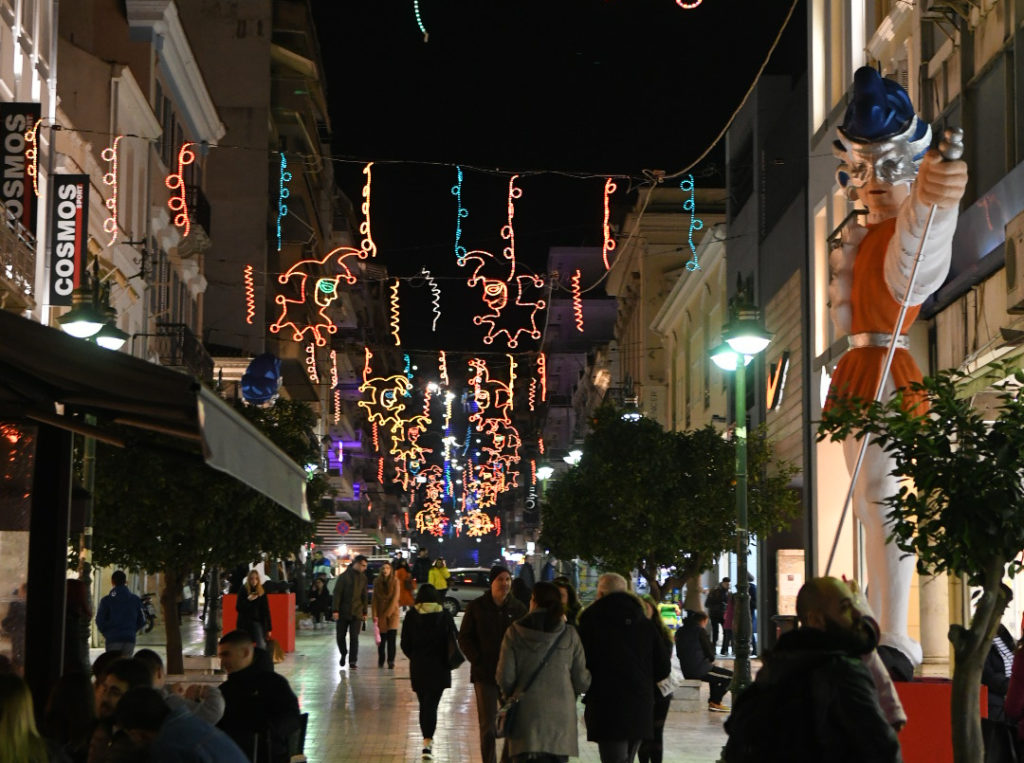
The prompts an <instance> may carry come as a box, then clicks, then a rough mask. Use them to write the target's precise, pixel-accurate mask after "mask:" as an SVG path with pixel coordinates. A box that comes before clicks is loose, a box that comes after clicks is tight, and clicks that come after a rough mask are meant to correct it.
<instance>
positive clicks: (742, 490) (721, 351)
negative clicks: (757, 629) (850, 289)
mask: <svg viewBox="0 0 1024 763" xmlns="http://www.w3.org/2000/svg"><path fill="white" fill-rule="evenodd" d="M771 337H772V335H771V334H769V333H768V332H766V331H765V330H764V328H762V326H761V324H760V320H759V316H758V311H757V308H756V307H755V306H754V305H752V304H749V303H747V301H746V295H745V292H744V290H743V289H742V288H741V289H740V290H739V291H738V292H737V294H736V298H735V308H734V311H733V316H732V319H731V320H730V322H729V324H728V325H727V326H726V327H725V330H723V331H722V339H723V340H724V341H723V342H722V344H720V345H719V346H718V347H716V348H715V349H713V350H712V351H711V353H710V355H711V360H712V361H714V363H715V365H716V366H718V367H719V368H721V369H722V370H723V371H732V372H734V373H735V379H736V434H735V443H736V577H737V578H738V580H737V581H736V607H735V615H734V618H733V639H734V640H735V643H736V647H735V649H736V659H735V661H734V663H733V676H732V686H731V687H730V690H731V691H732V698H733V702H735V701H736V698H737V697H738V696H739V695H740V694H741V693H742V692H743V690H744V689H746V688H747V687H748V686H749V685H750V638H751V633H752V630H753V629H752V624H751V614H750V580H749V578H748V576H747V551H748V549H749V546H750V531H749V529H748V526H747V525H748V523H747V390H746V386H747V384H746V382H747V372H746V367H747V364H749V363H750V361H751V360H753V359H754V356H755V355H757V354H758V353H760V352H762V351H763V350H764V349H765V348H766V347H767V346H768V343H769V342H771Z"/></svg>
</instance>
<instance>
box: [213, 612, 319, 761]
mask: <svg viewBox="0 0 1024 763" xmlns="http://www.w3.org/2000/svg"><path fill="white" fill-rule="evenodd" d="M217 654H218V656H219V657H220V664H221V668H223V670H224V672H225V673H227V674H228V679H227V681H225V682H224V683H223V684H222V685H221V694H223V695H224V716H223V717H222V718H221V719H220V722H219V723H218V724H217V726H218V727H219V728H220V729H221V730H222V731H224V733H226V734H227V735H228V736H229V737H231V738H232V739H233V740H234V741H235V743H236V744H237V745H238V746H239V747H241V748H242V751H243V752H244V753H245V754H246V755H247V756H249V759H250V760H251V759H253V757H254V754H255V752H256V751H255V750H254V749H253V748H254V739H256V738H257V737H258V739H259V745H260V750H259V759H260V760H265V761H270V762H271V763H276V762H277V761H287V760H288V757H289V756H288V746H287V738H288V734H289V733H291V731H293V730H294V729H295V728H296V727H297V725H298V724H299V722H300V716H299V700H298V698H297V697H296V696H295V693H294V692H293V691H292V689H291V686H289V684H288V680H287V679H286V678H284V676H280V675H278V674H277V673H274V672H273V670H272V669H271V670H268V669H267V668H266V667H265V665H261V664H260V663H259V662H256V661H254V657H255V648H254V646H253V642H252V637H251V636H250V635H249V634H248V633H246V632H244V631H237V630H236V631H231V633H228V634H226V635H225V636H223V637H222V638H221V640H220V646H219V648H218V650H217Z"/></svg>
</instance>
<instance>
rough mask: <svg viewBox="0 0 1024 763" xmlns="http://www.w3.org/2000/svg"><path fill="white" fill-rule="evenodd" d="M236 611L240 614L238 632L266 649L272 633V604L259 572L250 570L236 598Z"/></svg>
mask: <svg viewBox="0 0 1024 763" xmlns="http://www.w3.org/2000/svg"><path fill="white" fill-rule="evenodd" d="M235 610H236V611H237V612H238V623H237V626H236V627H237V628H238V630H240V631H245V632H246V633H248V634H249V635H250V636H252V643H254V644H255V645H256V646H258V647H259V648H260V649H266V648H267V638H268V637H269V636H270V631H271V623H270V604H269V603H268V601H267V593H266V591H264V590H263V584H262V583H261V582H260V573H259V571H257V570H249V574H248V575H247V576H246V578H245V583H244V584H243V585H242V587H241V588H240V589H239V590H238V596H237V597H236V598H235Z"/></svg>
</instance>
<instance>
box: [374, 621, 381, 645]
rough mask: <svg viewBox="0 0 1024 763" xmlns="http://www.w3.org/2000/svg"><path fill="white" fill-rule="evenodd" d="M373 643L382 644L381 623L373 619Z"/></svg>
mask: <svg viewBox="0 0 1024 763" xmlns="http://www.w3.org/2000/svg"><path fill="white" fill-rule="evenodd" d="M373 643H375V644H380V625H378V624H377V621H376V620H374V621H373Z"/></svg>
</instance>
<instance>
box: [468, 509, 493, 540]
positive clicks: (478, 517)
mask: <svg viewBox="0 0 1024 763" xmlns="http://www.w3.org/2000/svg"><path fill="white" fill-rule="evenodd" d="M462 524H463V525H465V527H466V535H468V536H469V537H471V538H479V537H481V536H483V535H487V533H489V532H491V531H492V530H493V529H494V520H492V519H491V517H490V516H488V515H487V514H486V513H485V512H483V511H479V510H476V509H474V510H473V511H470V512H467V513H466V515H465V516H464V517H463V518H462Z"/></svg>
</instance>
